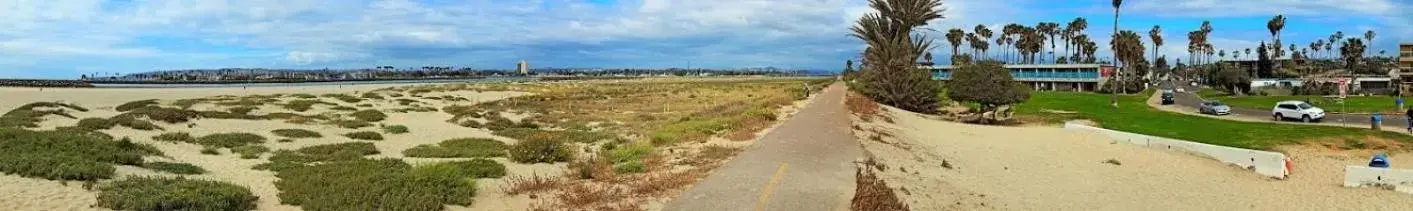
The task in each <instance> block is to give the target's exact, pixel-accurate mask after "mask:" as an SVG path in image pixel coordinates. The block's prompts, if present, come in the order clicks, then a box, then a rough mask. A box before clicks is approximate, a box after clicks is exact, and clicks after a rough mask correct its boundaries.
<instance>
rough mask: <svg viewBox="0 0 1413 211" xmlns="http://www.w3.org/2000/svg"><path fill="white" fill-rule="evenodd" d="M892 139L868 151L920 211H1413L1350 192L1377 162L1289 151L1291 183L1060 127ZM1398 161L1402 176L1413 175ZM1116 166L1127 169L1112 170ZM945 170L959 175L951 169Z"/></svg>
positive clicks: (902, 131) (910, 120) (892, 127)
mask: <svg viewBox="0 0 1413 211" xmlns="http://www.w3.org/2000/svg"><path fill="white" fill-rule="evenodd" d="M889 113H891V114H892V115H893V117H894V119H895V121H896V124H886V123H866V124H864V129H865V130H872V129H870V128H875V127H876V128H880V129H882V130H883V131H888V132H890V133H892V134H893V135H894V136H895V137H894V138H884V139H882V141H874V140H870V139H869V138H868V137H869V136H871V134H873V133H872V132H864V131H858V132H857V133H856V134H858V136H860V137H859V138H860V139H859V140H861V142H862V144H863V145H864V146H865V148H866V150H867V151H868V153H869V154H871V155H872V156H875V157H876V158H877V159H878V160H879V161H881V162H883V163H884V164H885V165H886V168H887V169H886V170H885V171H884V173H883V174H881V175H883V176H882V178H884V180H885V181H888V182H889V183H890V185H891V186H892V187H893V188H895V189H897V191H896V192H897V193H898V194H899V196H900V197H901V198H903V199H904V200H905V201H906V203H908V204H909V205H911V206H912V208H913V209H914V210H957V209H961V210H993V209H994V210H1174V209H1176V210H1413V200H1408V199H1409V196H1408V195H1406V194H1401V193H1396V192H1393V191H1387V190H1379V189H1355V188H1344V187H1342V186H1341V184H1342V182H1343V179H1342V178H1343V166H1344V165H1361V164H1363V163H1364V162H1367V160H1365V159H1367V155H1368V154H1370V153H1373V152H1369V151H1362V152H1353V151H1345V152H1333V151H1329V150H1322V149H1319V148H1315V147H1300V146H1295V147H1288V148H1287V149H1285V151H1288V154H1290V155H1291V157H1292V158H1293V160H1294V162H1295V169H1294V173H1293V175H1292V176H1291V178H1290V179H1288V180H1274V179H1269V178H1264V177H1262V176H1259V175H1257V174H1254V173H1252V172H1249V171H1247V170H1244V169H1239V168H1235V167H1231V166H1227V165H1224V164H1221V163H1220V162H1217V161H1214V160H1210V159H1206V158H1200V157H1196V156H1191V155H1187V154H1181V153H1175V152H1166V151H1157V150H1150V149H1146V148H1141V147H1136V146H1130V145H1124V144H1113V141H1111V140H1110V139H1108V138H1107V137H1104V136H1100V135H1097V134H1091V133H1087V132H1078V131H1067V130H1064V129H1061V128H1054V127H1019V128H1017V127H992V126H978V125H968V124H960V123H953V122H946V121H938V120H932V119H928V118H925V117H922V116H920V115H917V114H914V113H908V112H905V111H900V110H896V109H891V108H890V112H889ZM1406 158H1408V157H1407V156H1395V157H1394V158H1392V160H1393V161H1394V162H1395V163H1394V166H1395V167H1397V166H1404V167H1408V166H1413V162H1409V161H1410V160H1407V159H1406ZM1109 159H1114V160H1117V161H1119V162H1120V163H1121V164H1122V165H1113V164H1108V163H1105V162H1104V161H1106V160H1109ZM944 161H945V162H946V163H947V165H948V166H951V168H950V169H949V168H946V167H943V166H944V165H943V162H944Z"/></svg>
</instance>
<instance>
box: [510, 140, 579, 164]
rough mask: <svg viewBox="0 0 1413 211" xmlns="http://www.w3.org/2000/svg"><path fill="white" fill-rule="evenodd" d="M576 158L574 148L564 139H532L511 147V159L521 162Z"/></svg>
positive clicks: (558, 160) (544, 161)
mask: <svg viewBox="0 0 1413 211" xmlns="http://www.w3.org/2000/svg"><path fill="white" fill-rule="evenodd" d="M573 158H574V149H572V148H571V147H569V145H568V144H564V142H563V141H557V140H542V139H531V140H523V141H520V143H516V144H515V145H514V146H511V147H510V160H514V161H515V162H520V163H553V162H567V161H570V160H572V159H573Z"/></svg>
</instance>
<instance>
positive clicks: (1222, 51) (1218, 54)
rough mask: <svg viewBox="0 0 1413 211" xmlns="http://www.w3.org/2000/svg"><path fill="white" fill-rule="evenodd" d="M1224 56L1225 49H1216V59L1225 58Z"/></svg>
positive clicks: (1225, 54)
mask: <svg viewBox="0 0 1413 211" xmlns="http://www.w3.org/2000/svg"><path fill="white" fill-rule="evenodd" d="M1226 58H1227V50H1220V51H1217V59H1218V60H1222V59H1226Z"/></svg>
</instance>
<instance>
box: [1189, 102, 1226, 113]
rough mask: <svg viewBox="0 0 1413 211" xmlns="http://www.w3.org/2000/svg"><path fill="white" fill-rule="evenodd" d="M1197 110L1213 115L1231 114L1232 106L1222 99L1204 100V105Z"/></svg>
mask: <svg viewBox="0 0 1413 211" xmlns="http://www.w3.org/2000/svg"><path fill="white" fill-rule="evenodd" d="M1197 112H1198V113H1204V114H1211V115H1227V114H1231V107H1230V106H1227V104H1226V103H1222V102H1221V101H1207V102H1202V105H1201V106H1199V107H1197Z"/></svg>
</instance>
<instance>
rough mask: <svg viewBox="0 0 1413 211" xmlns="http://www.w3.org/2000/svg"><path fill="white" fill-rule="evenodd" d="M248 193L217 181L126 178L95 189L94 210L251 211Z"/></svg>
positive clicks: (254, 198) (250, 200) (253, 207)
mask: <svg viewBox="0 0 1413 211" xmlns="http://www.w3.org/2000/svg"><path fill="white" fill-rule="evenodd" d="M258 198H259V197H255V195H254V194H251V192H250V189H247V188H245V187H241V186H236V185H234V184H230V183H226V182H217V181H206V180H195V179H186V178H181V177H177V178H158V177H128V178H126V179H123V180H119V181H116V182H113V183H111V184H107V185H104V186H102V187H100V188H99V193H98V206H99V207H104V208H108V209H114V210H253V209H255V201H256V200H257V199H258Z"/></svg>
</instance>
